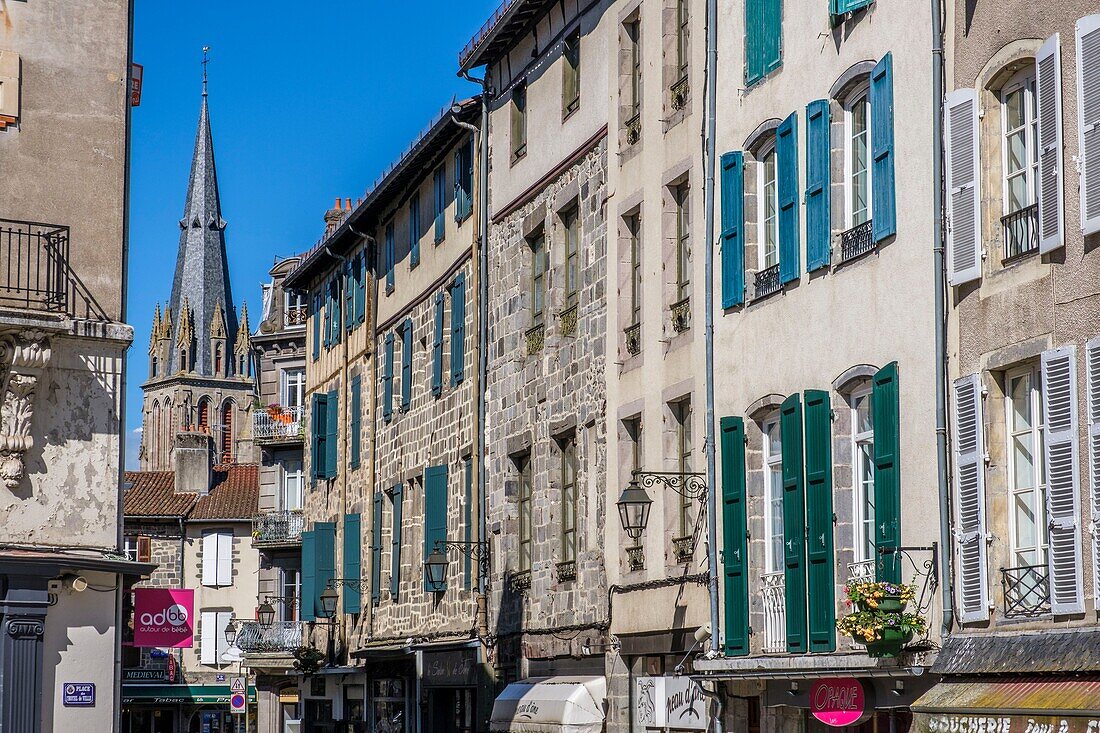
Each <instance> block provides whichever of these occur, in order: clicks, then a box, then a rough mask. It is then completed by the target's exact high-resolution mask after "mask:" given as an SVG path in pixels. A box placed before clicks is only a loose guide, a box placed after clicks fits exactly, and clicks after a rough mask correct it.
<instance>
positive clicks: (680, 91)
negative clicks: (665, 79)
mask: <svg viewBox="0 0 1100 733" xmlns="http://www.w3.org/2000/svg"><path fill="white" fill-rule="evenodd" d="M668 91H669V95H670V96H671V98H672V108H673V109H683V108H684V107H686V106H687V103H688V77H687V75H684V76H682V77H680V79H678V80H677V81H676V82H675V83H673V84H672V86H670V87H669V89H668Z"/></svg>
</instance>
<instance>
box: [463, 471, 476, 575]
mask: <svg viewBox="0 0 1100 733" xmlns="http://www.w3.org/2000/svg"><path fill="white" fill-rule="evenodd" d="M462 472H463V477H464V478H465V480H466V503H465V505H464V506H463V510H464V514H465V516H464V517H463V524H464V525H465V529H466V534H465V536H464V538H463V539H465V540H466V543H467V545H468V546H469V547H471V548H472V547H473V545H471V544H469V543H471V542H473V539H474V460H473V459H472V458H470V457H469V456H466V457H465V458H463V459H462ZM472 560H473V553H471V552H467V553H464V554H463V558H462V561H463V576H464V578H465V580H464V582H463V584H462V587H463V588H465V589H466V590H470V588H471V587H472V585H473V573H472V572H471V568H472V564H473V562H472Z"/></svg>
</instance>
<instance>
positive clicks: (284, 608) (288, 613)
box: [279, 567, 302, 621]
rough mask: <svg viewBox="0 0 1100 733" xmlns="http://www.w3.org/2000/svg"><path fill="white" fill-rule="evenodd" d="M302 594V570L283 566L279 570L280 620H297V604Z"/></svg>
mask: <svg viewBox="0 0 1100 733" xmlns="http://www.w3.org/2000/svg"><path fill="white" fill-rule="evenodd" d="M301 595H302V571H301V569H299V568H287V567H284V568H282V570H280V571H279V596H280V597H281V598H282V599H283V602H282V603H280V604H279V617H280V620H282V621H297V620H298V604H299V599H300V598H301Z"/></svg>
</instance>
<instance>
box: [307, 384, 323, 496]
mask: <svg viewBox="0 0 1100 733" xmlns="http://www.w3.org/2000/svg"><path fill="white" fill-rule="evenodd" d="M326 400H328V395H322V394H315V395H313V401H312V404H311V405H310V420H309V468H310V475H311V476H312V477H313V479H314V480H316V479H319V478H324V477H325V430H326V429H327V427H328V420H327V418H326V417H325V402H326Z"/></svg>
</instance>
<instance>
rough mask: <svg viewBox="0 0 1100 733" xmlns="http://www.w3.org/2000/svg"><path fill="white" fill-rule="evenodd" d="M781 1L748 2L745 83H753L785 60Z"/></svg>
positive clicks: (762, 0)
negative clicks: (783, 57) (783, 55)
mask: <svg viewBox="0 0 1100 733" xmlns="http://www.w3.org/2000/svg"><path fill="white" fill-rule="evenodd" d="M782 36H783V4H782V0H746V2H745V84H746V85H751V84H754V83H756V82H758V81H760V80H761V79H763V78H764V77H765V76H766V75H768V74H770V73H771V72H773V71H775V70H776V69H778V68H779V65H780V64H781V63H782Z"/></svg>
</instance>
